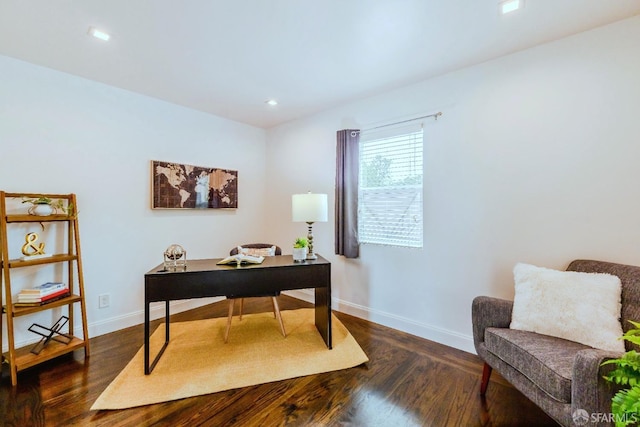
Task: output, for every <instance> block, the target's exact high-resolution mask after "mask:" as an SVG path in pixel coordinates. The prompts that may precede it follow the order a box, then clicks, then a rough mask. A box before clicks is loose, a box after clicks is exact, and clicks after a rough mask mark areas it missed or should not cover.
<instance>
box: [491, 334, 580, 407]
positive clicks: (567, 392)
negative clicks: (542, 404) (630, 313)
mask: <svg viewBox="0 0 640 427" xmlns="http://www.w3.org/2000/svg"><path fill="white" fill-rule="evenodd" d="M484 339H485V347H486V349H487V350H488V351H490V352H491V353H493V354H494V355H495V356H497V357H499V358H500V359H502V360H503V361H504V362H505V363H507V364H509V365H511V366H513V368H514V369H516V370H518V371H520V372H521V373H522V374H523V375H525V376H526V377H527V378H529V379H530V380H531V382H533V383H534V384H535V385H536V386H538V388H540V389H541V390H542V391H544V392H545V393H547V394H548V395H549V396H551V397H553V398H554V399H556V400H558V401H560V402H565V403H570V402H571V377H572V372H573V363H574V360H575V357H576V353H577V352H578V351H580V350H584V349H588V348H591V347H589V346H586V345H584V344H580V343H577V342H573V341H568V340H564V339H562V338H556V337H552V336H548V335H542V334H537V333H535V332H527V331H519V330H515V329H507V328H487V329H486V330H485V337H484Z"/></svg>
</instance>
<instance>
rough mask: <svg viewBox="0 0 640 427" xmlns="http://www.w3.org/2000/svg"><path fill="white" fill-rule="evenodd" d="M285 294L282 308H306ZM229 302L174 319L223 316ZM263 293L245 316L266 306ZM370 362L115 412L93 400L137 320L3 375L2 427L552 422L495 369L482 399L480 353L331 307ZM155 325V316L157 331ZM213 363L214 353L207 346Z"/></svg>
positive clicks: (128, 348)
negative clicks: (87, 352) (85, 347)
mask: <svg viewBox="0 0 640 427" xmlns="http://www.w3.org/2000/svg"><path fill="white" fill-rule="evenodd" d="M310 306H311V305H310V304H307V303H305V302H301V301H299V300H297V299H294V298H290V297H287V296H282V297H281V298H280V307H281V309H284V310H287V309H294V308H302V307H310ZM226 309H227V304H226V302H224V301H222V302H218V303H215V304H211V305H208V306H206V307H201V308H198V309H195V310H190V311H188V312H184V313H179V314H176V315H174V316H172V321H185V320H196V319H203V318H209V317H224V316H225V315H226ZM270 309H271V306H270V302H269V299H268V298H254V299H249V300H246V303H245V312H247V313H250V312H259V311H268V310H270ZM335 314H336V315H337V317H338V318H340V320H341V321H342V322H343V323H344V325H345V326H346V327H347V328H348V329H349V331H350V332H351V333H352V334H353V336H354V337H355V338H356V340H357V341H358V343H359V344H360V345H361V346H362V348H363V349H364V351H365V352H366V353H367V355H368V356H369V359H370V361H369V362H368V363H367V364H366V365H363V366H358V367H356V368H352V369H347V370H342V371H337V372H329V373H324V374H319V375H311V376H307V377H302V378H296V379H292V380H286V381H280V382H275V383H270V384H263V385H258V386H254V387H246V388H242V389H237V390H230V391H227V392H221V393H215V394H211V395H206V396H200V397H193V398H189V399H183V400H179V401H174V402H167V403H162V404H157V405H150V406H145V407H140V408H133V409H127V410H120V411H90V410H89V408H90V407H91V405H92V403H93V402H94V401H95V399H96V398H97V397H98V396H99V395H100V393H102V391H103V390H104V389H105V388H106V387H107V385H109V383H110V382H111V381H112V380H113V379H114V378H115V377H116V375H118V373H119V372H120V370H121V369H123V368H124V367H125V365H126V364H127V363H128V362H129V360H131V358H132V357H133V356H134V354H135V353H136V352H137V351H138V349H139V348H140V347H141V345H142V341H143V328H142V326H141V325H140V326H135V327H132V328H127V329H124V330H121V331H118V332H114V333H111V334H107V335H102V336H99V337H96V338H93V339H91V357H90V358H89V359H87V360H86V361H85V359H84V353H83V352H82V351H81V350H80V351H76V352H75V354H73V355H67V356H63V357H60V358H58V359H55V360H52V361H50V362H47V363H45V364H42V365H39V366H36V367H34V368H30V369H28V370H25V371H22V372H20V373H19V374H18V386H17V387H11V382H10V379H9V376H8V369H7V367H6V366H5V367H4V368H3V370H2V378H1V379H0V425H4V426H21V427H22V426H32V425H33V426H39V425H46V426H69V425H80V426H110V427H112V426H113V427H115V426H151V425H154V426H155V425H159V426H165V425H166V426H235V425H238V426H354V427H355V426H358V427H359V426H366V427H369V426H556V424H555V422H554V421H553V420H551V419H550V418H549V417H547V416H546V415H545V414H544V413H543V412H542V411H541V410H540V409H538V408H537V407H536V406H535V405H534V404H533V403H531V402H530V401H529V400H528V399H526V398H525V397H524V396H523V395H522V394H520V393H519V392H518V391H516V390H515V389H513V388H512V387H511V386H510V385H509V384H508V383H506V382H505V381H504V380H503V379H502V378H500V376H499V375H498V374H497V373H496V372H494V374H493V376H492V378H491V384H490V385H489V389H488V391H487V396H486V399H482V398H481V397H480V395H479V391H478V390H479V387H480V375H481V372H482V362H481V361H480V359H478V358H477V357H476V356H474V355H471V354H468V353H466V352H463V351H459V350H456V349H453V348H450V347H447V346H444V345H441V344H437V343H434V342H431V341H428V340H424V339H421V338H417V337H415V336H412V335H409V334H405V333H402V332H398V331H396V330H393V329H389V328H386V327H383V326H380V325H377V324H374V323H371V322H367V321H364V320H361V319H358V318H355V317H352V316H348V315H345V314H342V313H335ZM158 324H159V321H155V322H153V328H155V327H156V326H157V325H158ZM211 363H215V349H212V352H211Z"/></svg>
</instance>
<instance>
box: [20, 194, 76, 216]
mask: <svg viewBox="0 0 640 427" xmlns="http://www.w3.org/2000/svg"><path fill="white" fill-rule="evenodd" d="M22 203H30V204H31V205H32V206H31V207H30V208H29V209H28V210H27V212H29V214H30V215H37V216H47V215H53V214H54V213H57V212H58V211H59V210H61V211H63V212H65V213H66V214H67V215H70V214H71V212H72V211H73V206H72V205H69V206H67V207H65V206H64V202H63V201H62V200H61V199H57V200H53V199H50V198H49V197H45V196H40V197H36V198H34V199H23V200H22Z"/></svg>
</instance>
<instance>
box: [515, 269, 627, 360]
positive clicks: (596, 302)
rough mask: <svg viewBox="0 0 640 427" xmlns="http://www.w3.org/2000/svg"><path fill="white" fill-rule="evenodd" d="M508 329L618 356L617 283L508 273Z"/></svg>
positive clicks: (596, 277)
mask: <svg viewBox="0 0 640 427" xmlns="http://www.w3.org/2000/svg"><path fill="white" fill-rule="evenodd" d="M513 276H514V279H515V297H514V301H513V313H512V315H511V329H520V330H523V331H531V332H537V333H540V334H544V335H551V336H554V337H558V338H564V339H567V340H570V341H576V342H579V343H582V344H585V345H588V346H591V347H595V348H599V349H603V350H611V351H621V352H623V351H624V342H623V341H622V340H621V339H619V338H620V336H622V325H621V324H620V308H621V303H620V298H621V292H622V284H621V283H620V278H619V277H617V276H614V275H611V274H604V273H582V272H576V271H557V270H551V269H548V268H543V267H536V266H533V265H529V264H522V263H519V264H517V265H516V266H515V267H514V269H513Z"/></svg>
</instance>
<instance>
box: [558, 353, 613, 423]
mask: <svg viewBox="0 0 640 427" xmlns="http://www.w3.org/2000/svg"><path fill="white" fill-rule="evenodd" d="M622 354H623V353H620V352H615V351H607V350H598V349H586V350H581V351H579V352H578V354H577V355H576V359H575V362H574V364H573V380H572V382H571V411H572V412H573V411H575V410H576V409H584V410H585V411H587V413H588V414H593V413H601V414H609V413H610V412H611V398H612V397H613V395H614V394H615V393H616V392H617V390H619V388H620V387H619V386H617V385H615V384H612V383H609V382H607V381H606V380H605V379H604V378H603V376H604V375H605V374H607V373H609V372H610V371H612V370H613V369H615V366H614V365H605V366H601V365H602V362H604V361H605V360H608V359H615V358H618V357H621V356H622Z"/></svg>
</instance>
